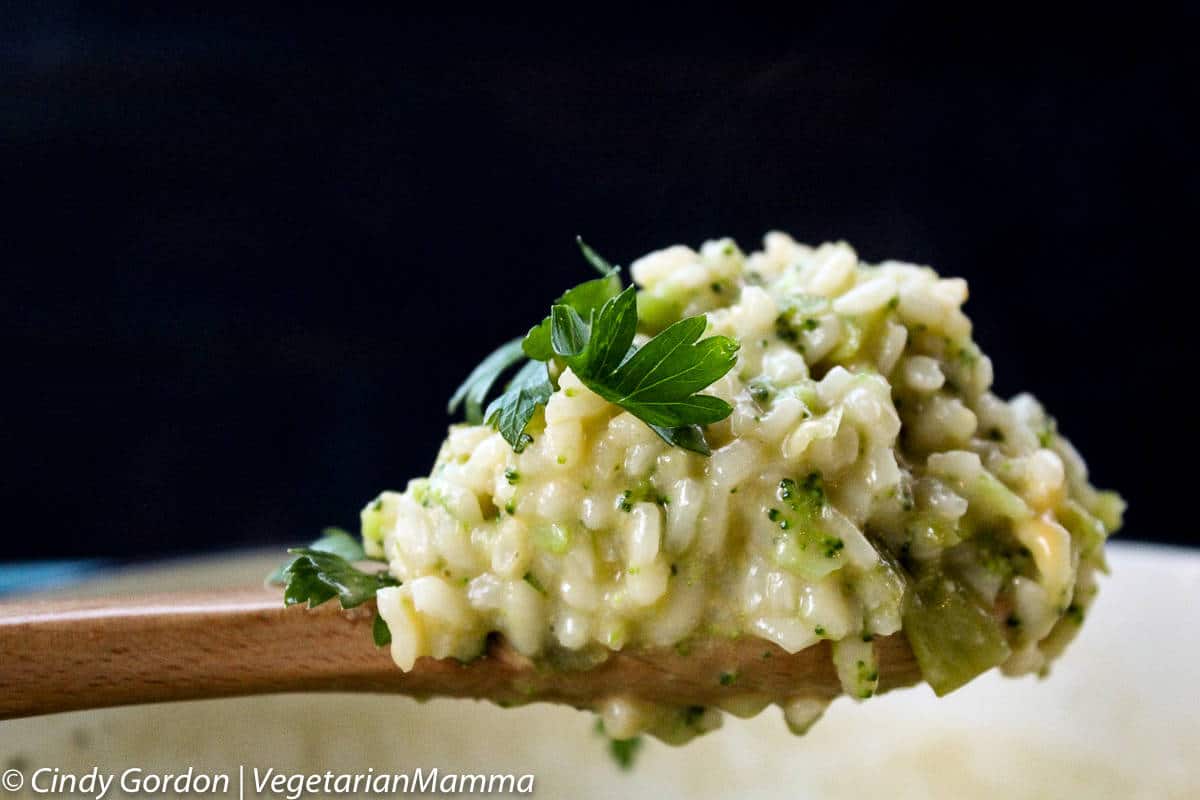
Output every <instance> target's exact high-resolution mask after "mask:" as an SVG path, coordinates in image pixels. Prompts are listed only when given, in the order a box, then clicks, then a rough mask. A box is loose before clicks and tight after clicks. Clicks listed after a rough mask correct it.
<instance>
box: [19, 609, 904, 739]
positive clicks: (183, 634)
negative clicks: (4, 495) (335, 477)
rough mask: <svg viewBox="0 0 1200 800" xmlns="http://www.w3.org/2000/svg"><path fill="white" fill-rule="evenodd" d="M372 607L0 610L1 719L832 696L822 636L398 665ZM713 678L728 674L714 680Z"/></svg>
mask: <svg viewBox="0 0 1200 800" xmlns="http://www.w3.org/2000/svg"><path fill="white" fill-rule="evenodd" d="M374 614H375V609H374V607H373V605H370V606H362V607H360V608H356V609H353V610H350V611H343V610H342V609H340V608H338V606H337V604H336V602H330V603H326V604H325V605H323V606H321V607H319V608H315V609H307V608H303V607H300V606H294V607H291V608H285V607H284V604H283V599H282V594H281V591H280V590H279V589H278V588H273V587H269V588H264V589H258V590H252V591H242V592H236V593H222V594H219V595H217V594H213V595H201V594H192V595H182V594H181V595H159V596H152V597H139V598H123V599H105V600H83V601H57V600H51V601H44V602H43V601H35V602H24V603H17V604H9V605H0V719H5V718H12V717H21V716H30V715H34V714H48V713H52V712H58V711H71V710H75V709H84V708H102V707H106V706H116V705H129V704H135V703H156V702H161V701H167V700H192V699H199V698H212V697H231V696H236V695H249V694H266V693H273V692H315V691H321V692H328V691H332V692H382V693H398V694H405V695H410V696H414V697H432V696H444V697H471V698H479V699H488V700H494V701H497V702H500V703H512V704H520V703H527V702H531V701H551V702H558V703H566V704H568V705H571V706H575V707H577V708H595V707H597V706H598V704H600V703H601V702H603V701H604V700H605V699H606V698H608V697H612V696H624V697H632V698H640V699H644V700H650V701H656V702H665V703H671V704H678V705H711V704H715V703H718V702H719V701H721V700H722V699H723V698H724V699H730V698H733V697H736V696H738V695H745V694H752V693H761V694H765V695H768V696H770V697H772V698H776V699H778V698H786V697H793V696H794V697H815V698H832V697H834V696H836V695H838V694H840V693H841V686H840V684H839V682H838V678H837V674H836V672H835V671H834V668H833V664H832V662H831V660H830V649H829V644H828V643H827V642H821V643H819V644H817V645H814V646H812V647H809V648H807V649H805V650H802V651H800V652H798V653H795V654H788V653H786V652H785V651H784V650H782V649H780V648H779V647H777V646H776V645H774V644H771V643H769V642H765V641H763V640H760V639H755V638H752V637H741V638H738V639H712V640H702V641H698V642H696V643H695V644H694V645H692V646H691V647H690V649H689V650H688V652H687V653H686V655H685V654H681V653H680V652H677V651H676V649H674V648H654V649H627V650H622V651H619V652H613V653H612V654H611V655H609V656H608V657H607V658H606V659H605V660H603V661H602V662H601V663H600V664H597V665H594V666H589V667H580V668H574V669H562V668H557V669H550V668H547V667H546V666H544V665H541V666H539V665H538V664H537V663H535V662H534V661H531V660H530V659H528V658H526V657H524V656H522V655H520V654H518V653H517V652H516V651H514V650H513V649H512V648H511V647H509V646H508V645H507V644H506V643H505V642H504V641H503V640H502V639H500V638H497V637H493V639H492V640H491V641H489V646H488V650H487V652H486V654H485V655H484V656H482V657H480V658H478V659H475V660H473V661H470V662H468V663H461V662H459V661H456V660H453V659H445V660H436V659H432V658H422V659H420V660H418V661H417V663H416V665H415V666H414V668H413V669H412V670H411V671H410V672H401V671H400V669H399V668H397V667H396V665H395V664H394V663H393V662H392V659H391V655H390V653H389V652H388V649H387V648H386V647H385V648H377V647H376V646H375V645H374V643H373V641H372V638H371V623H372V620H373V618H374ZM875 645H876V648H877V653H878V656H879V663H880V685H879V689H880V691H886V690H888V689H894V688H897V687H900V686H908V685H911V684H913V683H916V682H918V681H920V679H921V676H920V671H919V670H918V668H917V663H916V660H915V659H914V657H913V655H912V652H911V651H910V650H909V648H908V644H907V642H906V641H905V639H904V637H903V636H890V637H878V638H877V639H876V640H875ZM722 673H735V674H736V675H737V680H736V682H734V685H731V686H723V685H722V682H721V680H720V676H721V674H722Z"/></svg>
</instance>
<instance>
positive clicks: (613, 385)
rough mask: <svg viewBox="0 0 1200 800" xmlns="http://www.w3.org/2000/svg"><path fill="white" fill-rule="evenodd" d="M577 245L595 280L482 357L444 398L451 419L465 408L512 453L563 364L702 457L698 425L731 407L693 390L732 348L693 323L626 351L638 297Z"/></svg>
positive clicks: (716, 374)
mask: <svg viewBox="0 0 1200 800" xmlns="http://www.w3.org/2000/svg"><path fill="white" fill-rule="evenodd" d="M576 242H577V244H578V245H579V249H580V252H582V253H583V257H584V259H586V260H587V262H588V263H589V264H591V265H592V266H593V267H594V268H595V269H596V271H597V272H599V273H600V274H601V276H602V277H600V278H595V279H593V280H590V281H586V282H584V283H581V284H579V285H578V286H576V287H574V288H572V289H568V290H567V291H566V292H564V293H563V294H562V296H561V297H559V298H558V300H556V301H555V303H554V305H553V306H552V307H551V309H550V315H549V316H547V317H546V318H545V319H543V320H542V321H541V322H540V323H539V324H537V325H535V326H534V327H533V328H531V329H530V331H529V333H527V334H526V335H525V336H524V337H523V338H521V339H514V340H512V341H510V342H507V343H506V344H504V345H503V346H502V347H500V348H499V349H497V350H496V351H495V352H494V353H492V354H491V355H490V356H488V357H487V358H486V359H484V361H483V362H482V363H481V364H480V365H479V366H478V367H476V368H475V369H474V370H473V371H472V372H471V374H470V375H469V376H467V379H466V380H465V381H464V382H463V384H462V386H460V387H459V388H458V391H456V392H455V393H454V396H453V397H452V398H450V403H449V406H448V408H449V411H450V412H451V413H453V412H454V411H455V410H456V409H457V408H458V407H459V406H460V405H462V404H464V403H465V405H466V414H467V420H468V421H469V422H472V423H475V424H479V423H480V422H483V423H485V424H488V425H491V426H492V427H494V428H495V429H496V430H498V431H499V432H500V434H501V435H502V436H503V437H504V439H505V441H507V442H508V443H509V444H510V445H511V446H512V448H513V449H514V450H515V451H517V452H518V453H520V452H521V451H523V450H524V449H525V447H526V446H527V445H528V444H529V443H530V442H531V441H533V440H532V437H530V435H529V434H528V433H527V432H526V429H527V428H528V426H529V422H530V420H532V419H533V416H534V414H536V413H537V409H538V406H544V405H545V404H546V403H547V402H548V401H549V399H550V395H551V394H552V393H553V392H554V388H555V384H554V382H553V381H552V379H551V375H552V374H553V375H557V374H558V371H559V370H560V369H561V368H562V367H563V366H569V367H571V369H572V370H573V371H574V372H575V374H576V375H577V376H578V377H579V379H580V380H581V381H583V383H584V384H585V385H586V386H587V387H588V388H590V389H591V390H592V391H594V392H596V393H597V394H598V395H600V396H601V397H603V398H604V399H605V400H608V401H609V402H611V403H614V404H616V405H618V406H621V407H622V408H624V409H625V410H627V411H629V412H630V413H632V414H633V415H634V416H636V417H638V418H639V419H641V420H642V421H643V422H645V423H646V424H647V425H649V426H650V428H651V429H653V430H654V432H655V433H656V434H658V436H660V437H661V438H662V439H663V440H664V441H665V442H667V443H668V444H671V445H674V446H677V447H682V448H684V449H686V450H691V451H693V452H696V453H701V454H703V455H708V454H709V452H710V450H709V447H708V442H707V441H706V440H705V438H704V431H703V430H702V429H701V426H702V425H708V424H711V423H714V422H718V421H720V420H722V419H725V418H726V417H727V416H729V414H730V413H731V412H732V411H733V409H732V407H731V406H730V405H729V404H728V403H726V402H725V401H724V400H721V399H720V398H717V397H712V396H710V395H703V394H700V393H699V392H700V391H701V390H703V389H705V388H706V387H708V386H711V385H712V384H713V383H714V382H716V381H717V380H719V379H720V378H721V377H722V376H723V375H725V373H727V372H728V371H729V370H730V369H732V368H733V365H734V364H735V363H736V361H737V350H738V344H737V342H736V341H734V340H732V339H729V338H727V337H724V336H711V337H709V338H707V339H703V340H701V339H700V337H701V336H702V335H703V334H704V331H705V329H706V327H707V324H708V323H707V321H706V319H705V318H704V317H703V316H697V317H689V318H688V319H684V320H680V321H679V322H676V323H675V324H673V325H670V326H669V327H667V328H666V330H663V331H662V332H661V333H659V334H658V335H657V336H655V337H654V338H653V339H651V340H650V341H648V342H647V343H646V344H645V345H644V346H643V347H641V348H637V347H634V344H633V340H634V338H635V336H636V335H637V329H638V308H637V290H636V289H635V287H633V286H630V287H629V288H627V289H624V290H622V288H621V287H622V283H621V278H620V275H619V269H620V268H619V267H614V266H613V265H612V264H610V263H609V262H608V261H607V260H605V259H604V258H603V257H602V256H600V255H599V254H598V253H596V251H595V250H593V249H592V248H590V247H588V245H587V244H585V243H584V241H583V240H582V239H580V238H578V237H576ZM523 355H524V356H527V357H528V358H529V359H531V360H530V361H529V362H528V363H526V364H525V365H524V366H523V367H521V369H520V370H518V371H517V373H516V375H515V376H514V377H513V379H512V380H511V381H510V382H509V383H508V385H507V386H506V387H505V391H504V392H503V393H502V394H501V395H500V396H499V397H497V398H496V399H494V400H493V401H492V402H491V403H490V404H489V405H488V406H487V408H486V409H485V410H483V411H482V412H480V407H481V406H482V405H483V401H484V399H486V397H487V394H488V392H489V391H491V388H492V386H493V385H494V384H495V382H496V380H497V379H498V378H499V377H500V375H502V374H503V373H504V372H505V371H506V370H508V369H509V368H511V367H513V366H514V365H516V364H517V363H519V362H520V361H521V358H522V356H523ZM551 364H553V366H554V370H553V371H551V369H550V365H551Z"/></svg>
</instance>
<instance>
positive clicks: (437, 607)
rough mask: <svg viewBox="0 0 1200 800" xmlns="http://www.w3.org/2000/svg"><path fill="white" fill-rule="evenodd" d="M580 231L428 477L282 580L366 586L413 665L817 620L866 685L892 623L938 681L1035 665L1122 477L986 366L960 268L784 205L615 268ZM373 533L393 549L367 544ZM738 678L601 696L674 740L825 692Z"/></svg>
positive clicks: (298, 591) (644, 643) (1045, 657)
mask: <svg viewBox="0 0 1200 800" xmlns="http://www.w3.org/2000/svg"><path fill="white" fill-rule="evenodd" d="M581 246H582V248H583V252H584V255H585V257H586V259H587V260H588V261H589V262H590V263H591V264H592V265H593V266H594V267H595V268H596V269H597V270H598V271H599V272H600V273H601V275H600V277H598V278H595V279H593V280H591V281H588V282H586V283H583V284H581V285H579V286H576V287H575V288H573V289H571V290H569V291H568V292H566V293H565V294H564V295H563V296H562V297H560V298H559V300H558V301H557V302H556V303H555V304H554V305H553V307H552V309H551V313H550V314H549V316H547V317H546V318H545V319H544V320H543V321H542V322H541V323H539V324H538V325H536V326H534V327H533V329H532V330H530V332H529V334H528V335H526V336H525V337H522V338H518V339H514V340H513V341H511V342H509V343H507V344H505V345H504V346H502V347H501V348H500V349H499V350H497V351H496V352H495V353H494V354H493V355H492V356H490V357H489V358H488V359H486V360H485V361H484V362H483V363H482V364H481V365H480V366H479V367H478V368H477V369H476V370H475V371H474V372H473V373H472V374H471V376H470V377H469V378H468V380H467V382H466V383H464V385H463V387H462V388H461V389H460V390H459V392H458V393H457V394H456V395H455V397H454V398H453V400H452V402H451V410H454V409H456V408H457V407H458V406H460V405H462V406H465V408H466V414H467V418H468V423H467V424H463V425H456V426H453V427H452V428H451V430H450V434H449V437H448V438H447V440H446V442H445V444H444V445H443V446H442V449H441V452H440V453H439V454H438V457H437V461H436V463H435V465H434V468H433V471H432V474H431V475H430V476H429V477H428V478H421V479H417V480H413V481H411V482H410V483H409V484H408V487H407V489H406V490H405V491H404V492H384V493H383V494H381V495H380V496H379V497H378V498H376V499H375V500H373V501H372V502H371V503H369V504H368V505H367V507H366V508H365V509H364V510H363V512H362V543H363V548H364V549H363V550H361V551H357V550H356V549H355V548H356V543H354V542H353V541H350V540H349V538H348V537H346V536H345V535H344V534H343V535H340V536H339V535H336V534H335V535H333V537H332V539H330V537H326V540H324V543H318V544H317V545H315V546H314V549H310V550H305V551H297V559H296V561H295V562H293V564H292V565H290V566H289V568H288V570H287V574H286V575H284V576H283V577H284V579H285V580H287V581H288V582H289V588H288V600H289V602H304V601H308V602H310V603H313V604H315V603H318V602H324V601H325V600H328V599H331V598H333V597H334V596H338V597H340V599H341V601H342V603H343V605H348V606H349V605H357V604H358V603H361V602H363V601H364V600H366V599H369V598H370V597H371V596H374V597H376V599H377V602H378V610H379V615H380V619H379V620H378V621H377V625H376V641H377V642H378V643H381V644H384V643H386V644H390V647H391V653H392V655H393V657H394V659H395V661H396V663H397V665H398V666H399V668H400V669H404V670H409V669H411V668H412V667H413V665H414V663H415V662H416V661H417V659H419V658H423V657H432V658H438V659H444V658H454V659H460V660H464V661H466V660H470V659H472V658H475V657H477V656H479V655H481V654H482V653H483V652H484V650H485V648H486V646H487V640H488V637H489V635H490V634H499V635H501V636H503V637H504V639H505V641H506V642H507V643H508V644H509V645H510V646H511V647H512V648H514V649H515V650H516V651H517V652H518V653H520V654H522V655H523V656H525V657H527V658H529V659H533V660H534V661H536V662H538V663H539V664H544V665H545V667H546V668H547V669H586V668H587V667H588V666H589V665H595V664H597V663H600V662H602V661H604V660H605V658H606V657H608V655H609V654H610V653H611V652H612V651H614V650H622V649H624V648H675V650H676V651H677V652H678V653H680V654H686V653H687V652H688V648H689V647H691V646H692V643H695V642H698V641H701V640H713V639H723V638H733V637H750V638H757V639H761V640H765V641H767V642H770V643H772V644H773V645H776V646H778V647H779V648H782V649H783V650H784V651H787V652H789V653H794V652H797V651H799V650H802V649H804V648H808V647H812V646H814V645H817V644H818V643H820V642H822V641H824V640H827V641H829V642H830V643H831V647H830V651H831V653H832V659H833V662H834V665H835V667H836V670H837V675H838V676H839V678H840V681H841V684H842V687H843V690H844V692H845V693H846V694H847V695H849V696H851V697H853V698H857V699H864V698H868V697H870V696H872V695H873V694H874V693H875V692H876V691H877V690H878V689H879V681H880V675H879V668H878V663H877V656H876V645H877V644H878V643H879V642H878V640H877V637H887V636H891V635H899V636H903V637H905V638H906V639H907V642H908V644H909V646H910V647H911V649H912V651H913V653H914V654H915V656H916V658H917V661H918V663H919V665H920V668H921V672H922V674H923V676H924V678H925V680H926V681H927V682H928V683H929V684H930V685H931V686H932V688H933V690H934V691H935V692H936V693H937V694H939V695H943V694H946V693H948V692H951V691H953V690H954V689H956V688H958V687H960V686H962V685H964V684H965V683H967V682H968V681H970V680H971V679H972V678H974V677H976V676H977V675H979V674H980V673H982V672H984V671H986V670H989V669H990V668H992V667H995V666H1000V667H1001V668H1002V669H1003V670H1004V671H1005V672H1006V673H1009V674H1022V673H1028V672H1036V673H1042V672H1044V671H1045V670H1046V668H1047V666H1048V665H1049V663H1050V661H1051V660H1053V658H1054V657H1055V656H1057V655H1058V654H1059V653H1060V652H1061V651H1062V649H1063V648H1064V646H1065V645H1066V644H1067V643H1068V642H1069V640H1070V639H1071V637H1072V636H1073V635H1074V634H1075V632H1076V631H1077V630H1078V628H1079V626H1080V624H1081V622H1082V620H1083V616H1084V613H1085V611H1086V609H1087V607H1088V604H1089V603H1090V602H1091V600H1092V598H1093V596H1094V595H1095V592H1096V580H1095V578H1096V573H1097V572H1102V571H1104V570H1105V564H1104V541H1105V539H1106V537H1107V536H1108V535H1109V534H1111V533H1113V532H1114V531H1115V530H1116V529H1117V528H1118V527H1119V526H1120V520H1121V514H1122V511H1123V507H1124V504H1123V502H1122V501H1121V499H1120V498H1119V497H1118V496H1117V495H1116V494H1113V493H1111V492H1100V491H1097V490H1096V489H1094V488H1093V487H1092V486H1091V485H1090V484H1089V482H1088V478H1087V470H1086V467H1085V465H1084V462H1083V460H1082V459H1081V458H1080V456H1079V455H1078V453H1077V452H1076V451H1075V450H1074V448H1073V447H1072V446H1071V445H1070V443H1069V442H1067V440H1066V439H1064V438H1063V437H1062V436H1061V435H1059V434H1058V432H1057V429H1056V425H1055V422H1054V419H1053V418H1052V417H1050V416H1048V415H1047V413H1046V412H1045V411H1044V410H1043V409H1042V407H1041V406H1040V405H1039V404H1038V402H1037V401H1036V400H1034V399H1033V397H1032V396H1030V395H1027V394H1022V395H1018V396H1017V397H1015V398H1013V399H1012V400H1009V401H1004V400H1001V399H1000V398H998V397H997V396H995V395H994V394H992V393H991V392H990V391H989V387H990V385H991V382H992V363H991V361H990V360H989V359H988V357H987V356H985V355H984V354H983V353H982V352H981V351H980V349H979V348H978V347H977V346H976V344H975V343H974V342H973V341H972V339H971V323H970V320H969V319H968V318H967V317H966V316H965V315H964V314H963V312H962V310H961V306H962V304H963V303H964V302H965V301H966V299H967V285H966V283H965V282H964V281H963V280H961V279H957V278H941V277H939V276H938V275H937V273H935V272H934V271H933V270H932V269H929V268H927V267H919V266H914V265H911V264H905V263H900V262H895V261H888V262H884V263H882V264H879V265H869V264H865V263H862V262H860V261H859V260H858V257H857V256H856V254H855V252H854V250H852V249H851V248H850V247H849V246H848V245H846V244H844V243H836V244H824V245H821V246H820V247H815V248H813V247H808V246H805V245H802V244H799V243H797V242H795V241H794V240H792V239H791V238H790V237H788V236H786V235H784V234H781V233H772V234H769V235H768V236H767V237H766V239H765V246H764V249H763V250H762V251H760V252H755V253H752V254H750V255H746V254H744V253H742V251H741V250H739V249H738V247H737V245H736V244H735V243H734V242H733V241H731V240H728V239H724V240H718V241H710V242H707V243H705V244H704V245H703V246H702V247H701V248H700V250H699V252H696V251H694V250H691V249H689V248H686V247H680V246H677V247H671V248H668V249H666V250H661V251H658V252H654V253H651V254H649V255H647V256H644V257H643V258H641V259H639V260H637V261H636V262H634V263H633V265H632V267H631V269H630V272H631V273H632V277H633V279H634V281H635V284H636V286H630V287H628V288H623V287H622V281H621V277H620V274H619V271H618V270H617V269H614V268H613V267H611V266H609V264H608V263H607V262H606V261H605V260H604V259H603V258H601V257H600V256H598V255H597V254H596V253H595V252H593V251H592V250H591V249H589V248H587V247H586V246H585V245H582V243H581ZM518 365H520V366H519V367H518ZM509 370H516V372H515V375H514V377H512V379H511V380H510V381H509V382H508V383H507V385H506V387H505V388H504V391H503V392H501V393H500V394H499V396H498V397H496V398H495V399H494V400H492V401H491V403H490V404H487V405H486V407H485V403H487V399H488V395H489V393H490V392H491V390H492V387H493V386H494V385H495V384H497V383H498V382H499V380H500V378H501V376H502V375H504V374H505V373H506V371H509ZM339 551H340V552H339ZM364 555H365V556H366V557H368V558H374V559H378V560H381V561H384V562H386V565H387V572H386V573H384V574H368V573H364V572H360V571H359V570H357V569H356V568H354V567H353V566H351V564H350V563H349V562H350V561H353V560H354V558H356V557H362V556H364ZM765 655H766V656H768V657H769V655H770V651H769V650H766V651H765ZM738 677H739V676H738V675H737V674H736V672H721V673H720V674H714V675H712V676H710V679H711V681H712V682H713V684H714V685H719V686H720V687H723V688H724V689H725V693H724V694H723V695H722V696H723V698H724V699H723V700H722V701H721V702H719V703H718V704H717V706H719V707H714V706H713V705H709V706H705V707H701V706H695V705H684V706H679V705H652V704H647V703H646V702H644V701H635V700H633V699H631V698H627V697H622V696H613V697H609V698H602V699H600V700H599V702H597V704H596V706H595V710H597V711H599V712H600V713H601V714H602V717H603V720H604V727H605V729H606V731H607V732H608V734H609V735H611V736H613V737H614V738H616V739H628V738H630V737H632V736H634V735H636V734H637V733H640V732H642V731H648V732H650V733H652V734H654V735H657V736H659V737H660V738H663V739H665V740H667V741H672V742H679V741H685V740H686V739H688V738H690V737H691V736H694V735H696V734H698V733H702V732H704V731H707V730H710V729H712V728H714V727H716V726H717V725H719V724H720V722H721V713H720V711H721V710H725V711H729V712H731V713H735V714H738V715H747V714H754V713H757V712H758V711H760V710H761V709H762V708H763V707H765V706H766V705H768V704H772V703H775V704H779V705H780V706H782V707H783V708H784V711H785V717H786V719H787V720H788V722H789V725H790V727H792V728H793V729H794V730H797V731H803V730H804V729H806V728H807V727H808V726H809V725H810V724H811V723H812V722H813V721H815V720H816V718H817V717H819V716H820V713H821V712H822V711H823V709H824V707H825V705H826V704H827V703H828V698H826V697H815V696H811V695H806V694H803V693H797V694H788V693H784V694H782V695H778V696H770V695H762V694H755V693H753V692H750V693H746V692H739V691H738Z"/></svg>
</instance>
